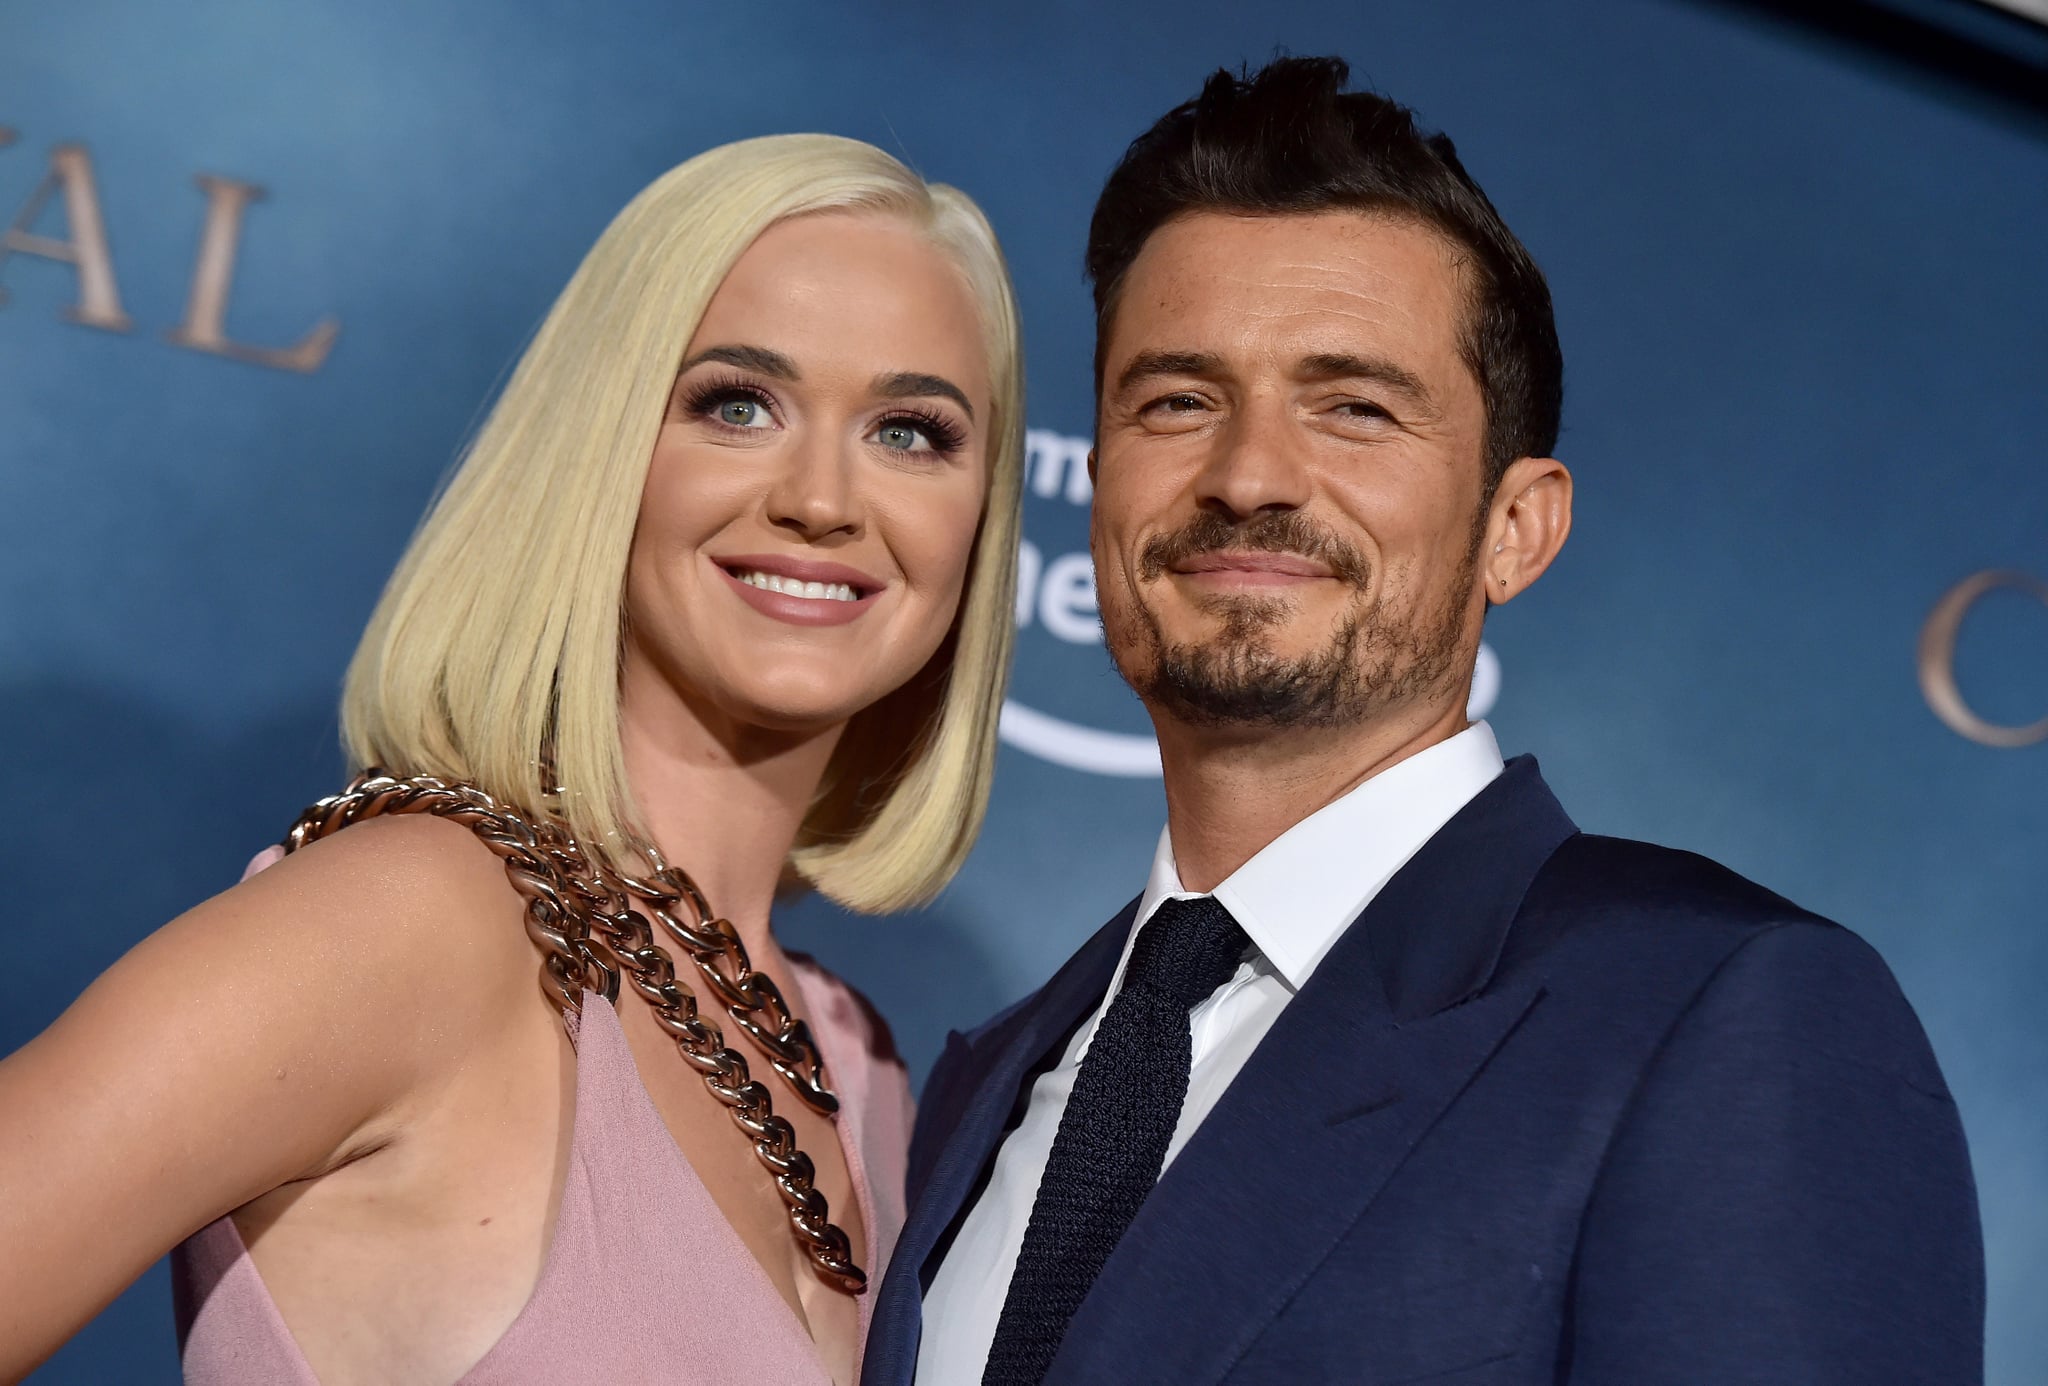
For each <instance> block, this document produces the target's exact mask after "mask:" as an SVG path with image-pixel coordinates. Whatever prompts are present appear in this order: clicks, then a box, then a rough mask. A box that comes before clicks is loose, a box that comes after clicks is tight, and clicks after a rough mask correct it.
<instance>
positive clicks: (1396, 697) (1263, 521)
mask: <svg viewBox="0 0 2048 1386" xmlns="http://www.w3.org/2000/svg"><path fill="white" fill-rule="evenodd" d="M1484 537H1485V532H1484V529H1483V516H1482V527H1475V529H1474V531H1473V533H1472V536H1471V539H1470V541H1469V542H1468V544H1467V546H1466V551H1465V554H1464V556H1463V558H1462V560H1461V561H1460V563H1459V566H1458V571H1457V573H1456V574H1455V575H1454V577H1453V579H1452V581H1451V583H1450V584H1449V586H1448V588H1447V589H1446V590H1445V591H1444V593H1443V596H1442V600H1441V601H1440V602H1439V603H1438V604H1437V605H1436V607H1435V608H1434V609H1432V610H1428V611H1424V612H1421V613H1418V614H1417V616H1415V617H1414V618H1412V619H1407V620H1403V619H1400V618H1398V617H1396V616H1394V615H1392V614H1391V613H1389V612H1388V611H1386V610H1385V609H1384V607H1382V606H1381V605H1380V604H1379V603H1377V602H1375V603H1374V604H1372V605H1371V606H1368V607H1366V608H1365V609H1364V610H1362V611H1353V612H1352V613H1351V614H1349V615H1347V616H1346V617H1345V618H1344V619H1343V620H1342V621H1341V622H1340V623H1339V624H1338V625H1337V627H1336V629H1335V630H1334V631H1333V632H1332V634H1331V637H1330V639H1329V640H1328V641H1327V642H1326V643H1325V644H1324V645H1323V646H1322V647H1321V648H1319V649H1315V650H1311V651H1309V652H1307V653H1305V654H1300V655H1295V656H1292V657H1289V656H1284V655H1281V654H1280V653H1278V652H1277V651H1276V650H1275V649H1274V648H1273V645H1272V640H1271V636H1272V633H1273V632H1274V631H1275V630H1276V629H1277V628H1278V627H1280V626H1281V625H1282V624H1283V623H1285V622H1286V621H1287V620H1288V619H1289V618H1290V617H1291V616H1293V615H1294V611H1295V607H1294V603H1292V602H1291V601H1289V600H1287V599H1285V598H1272V597H1245V596H1233V597H1217V598H1212V599H1211V600H1210V601H1208V602H1205V603H1204V610H1205V611H1207V612H1208V614H1210V615H1211V616H1214V617H1216V618H1218V619H1219V620H1220V622H1221V628H1220V629H1219V630H1218V631H1217V632H1216V634H1215V635H1214V636H1213V637H1211V638H1210V639H1208V640H1206V641H1202V642H1184V643H1173V642H1169V641H1168V640H1167V638H1166V632H1165V631H1164V629H1163V628H1162V627H1161V625H1160V622H1159V617H1158V615H1157V614H1156V613H1155V612H1154V611H1152V609H1151V608H1150V607H1148V606H1146V605H1145V604H1144V603H1143V602H1134V603H1132V607H1131V611H1130V612H1129V613H1128V616H1129V617H1132V618H1135V619H1126V620H1121V621H1117V622H1115V623H1114V624H1115V626H1116V627H1118V628H1117V629H1112V630H1110V631H1108V637H1109V646H1110V653H1111V656H1112V657H1113V658H1114V659H1115V661H1116V666H1117V671H1118V672H1119V673H1120V674H1122V675H1123V677H1124V681H1125V682H1126V683H1128V684H1130V685H1131V687H1132V689H1133V690H1134V691H1135V692H1136V693H1137V694H1138V696H1139V698H1141V699H1142V700H1144V702H1145V704H1146V705H1147V706H1148V707H1150V708H1153V709H1154V710H1155V711H1157V712H1161V713H1164V714H1166V715H1167V716H1170V717H1172V718H1174V719H1175V720H1177V721H1180V722H1182V723H1184V724H1186V725H1189V726H1196V727H1205V728H1217V729H1223V728H1241V729H1244V730H1256V729H1274V730H1278V729H1282V728H1296V729H1318V728H1332V727H1341V726H1350V725H1356V724H1358V723H1361V722H1365V721H1369V720H1371V719H1372V718H1373V717H1375V716H1377V715H1378V714H1380V713H1381V712H1383V711H1385V710H1386V709H1388V708H1390V707H1395V706H1398V705H1401V704H1404V703H1408V702H1411V701H1413V700H1415V699H1418V698H1421V697H1426V696H1427V695H1428V694H1430V693H1432V692H1434V691H1436V690H1438V689H1440V688H1442V687H1443V686H1444V685H1445V684H1446V683H1447V682H1449V681H1452V680H1453V679H1454V678H1455V677H1456V672H1457V665H1458V663H1459V655H1460V653H1461V650H1462V647H1463V644H1464V633H1465V620H1466V616H1465V613H1466V610H1467V608H1468V606H1469V604H1470V602H1471V599H1472V590H1473V583H1474V581H1475V579H1476V576H1477V572H1478V560H1479V549H1480V544H1481V541H1482V540H1483V539H1484ZM1226 547H1227V548H1241V549H1255V550H1257V549H1264V550H1269V551H1287V552H1296V553H1302V554H1305V555H1307V556H1310V557H1314V558H1317V559H1321V560H1322V561H1324V562H1326V563H1328V564H1329V565H1330V566H1331V567H1332V568H1333V569H1334V570H1335V571H1336V576H1337V577H1338V579H1339V580H1340V581H1344V582H1347V583H1349V584H1351V585H1352V586H1353V587H1354V589H1355V590H1356V591H1358V592H1359V593H1360V594H1361V595H1362V594H1363V593H1364V592H1365V591H1367V590H1368V588H1369V585H1370V577H1371V573H1370V570H1369V567H1368V565H1367V564H1366V563H1365V562H1364V560H1363V559H1362V558H1361V557H1360V556H1359V555H1357V554H1356V552H1355V551H1353V550H1351V549H1350V548H1349V547H1348V546H1347V545H1344V544H1342V543H1341V541H1338V540H1336V539H1334V538H1333V537H1331V536H1328V535H1325V534H1322V533H1321V532H1319V531H1316V530H1314V529H1312V528H1310V527H1309V526H1308V525H1307V524H1306V522H1304V521H1303V520H1302V519H1301V517H1300V516H1299V515H1294V514H1284V515H1273V516H1268V517H1262V518H1260V519H1257V520H1254V521H1251V522H1250V523H1248V524H1244V525H1236V526H1230V525H1224V524H1222V522H1221V521H1220V520H1212V519H1210V518H1204V519H1201V520H1198V521H1197V522H1196V523H1195V524H1193V525H1190V526H1189V527H1188V528H1187V529H1185V530H1182V531H1180V532H1179V533H1178V534H1175V535H1171V536H1165V537H1163V538H1161V539H1157V540H1154V541H1153V542H1152V543H1151V544H1148V545H1147V546H1146V550H1145V552H1144V554H1143V556H1142V558H1141V563H1140V572H1141V575H1143V576H1146V577H1148V578H1152V577H1157V576H1158V575H1159V574H1160V573H1163V572H1164V571H1165V569H1166V568H1167V566H1169V564H1170V563H1171V561H1172V560H1173V559H1174V558H1177V557H1181V556H1187V555H1191V554H1194V553H1200V552H1206V551H1210V550H1214V549H1221V548H1226ZM1134 647H1135V648H1134Z"/></svg>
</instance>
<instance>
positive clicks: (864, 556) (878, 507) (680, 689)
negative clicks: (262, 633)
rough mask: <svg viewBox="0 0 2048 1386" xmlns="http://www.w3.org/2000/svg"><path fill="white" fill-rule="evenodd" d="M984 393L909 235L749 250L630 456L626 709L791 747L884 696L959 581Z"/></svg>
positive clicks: (967, 308) (888, 222)
mask: <svg viewBox="0 0 2048 1386" xmlns="http://www.w3.org/2000/svg"><path fill="white" fill-rule="evenodd" d="M989 388H990V386H989V373H988V363H987V359H986V356H985V354H984V351H983V346H982V335H981V323H980V319H979V316H978V314H977V311H976V305H975V301H974V297H973V294H972V293H971V291H970V290H969V289H968V287H967V283H966V280H965V278H964V277H963V275H962V274H961V272H960V271H959V270H958V269H957V268H955V266H954V265H953V263H952V262H951V261H950V260H948V259H947V258H946V256H945V254H944V252H943V251H941V250H939V249H938V248H936V247H935V246H934V245H933V244H932V243H931V242H930V241H929V240H928V239H926V238H925V237H924V236H923V235H922V234H921V233H920V232H918V231H917V230H915V229H913V228H912V227H910V226H909V225H907V224H906V223H904V222H903V221H901V220H899V219H897V218H894V217H890V216H887V215H884V214H880V213H873V212H828V213H817V214H812V215H807V216H800V217H794V218H791V219H790V220H787V221H783V222H778V223H777V224H775V225H774V226H771V227H770V228H769V229H768V230H767V231H765V232H763V233H762V234H761V236H760V237H759V238H758V239H757V240H756V241H755V242H754V243H753V245H751V246H750V247H748V249H747V251H746V253H745V254H743V255H741V256H740V258H739V260H738V262H737V263H736V264H735V265H734V266H733V268H732V272H731V273H730V274H728V275H727V276H726V279H725V282H724V283H723V284H721V285H720V286H719V288H718V292H717V293H716V294H715V295H714V296H713V297H712V300H711V305H710V308H709V309H708V310H707V311H706V312H705V314H704V320H703V322H702V323H700V324H699V325H698V328H697V334H696V336H695V337H693V338H692V339H691V341H690V344H689V347H688V348H687V349H686V350H685V352H684V353H683V367H682V370H681V372H680V373H679V374H678V375H677V377H676V382H675V388H674V390H673V392H672V393H671V396H670V401H669V409H668V414H667V417H666V418H665V419H664V421H663V423H662V426H661V433H660V436H659V437H658V439H657V440H656V442H655V445H654V456H653V459H652V462H651V465H650V466H649V469H648V473H647V485H646V489H645V491H644V492H643V493H642V497H641V502H640V518H639V522H638V524H637V525H636V527H635V529H634V534H633V548H632V555H631V557H630V559H629V560H628V563H627V572H626V617H627V633H626V649H625V664H626V668H625V685H624V691H625V696H626V698H627V699H628V700H629V701H631V700H632V699H634V698H635V696H636V694H640V695H644V693H645V692H646V691H647V690H648V689H650V688H654V687H662V686H665V687H666V688H667V689H670V690H673V691H674V692H675V693H676V694H679V695H680V696H681V698H682V700H683V701H684V702H685V703H688V704H690V705H691V706H692V708H693V709H694V711H695V714H696V715H697V716H699V717H703V716H706V715H707V714H708V715H710V716H712V717H714V718H716V719H719V720H722V721H730V722H732V723H735V724H738V725H740V726H749V727H757V728H765V729H771V730H777V731H797V732H803V731H812V730H823V729H826V728H829V727H831V726H833V725H835V724H837V723H841V722H844V721H845V720H846V719H847V718H848V717H850V716H852V715H853V714H854V713H856V712H858V711H860V710H861V709H862V708H864V707H867V706H868V705H870V704H871V703H874V702H875V701H877V700H878V699H880V698H881V697H882V696H883V695H885V694H887V693H889V692H892V691H893V690H895V689H896V688H898V687H900V686H901V685H902V684H904V683H905V682H906V681H908V680H909V679H910V678H911V676H912V675H914V674H916V673H917V671H918V670H920V669H921V668H923V667H924V665H925V664H926V662H927V661H928V660H930V658H931V656H932V654H933V652H934V651H935V650H936V649H937V648H938V646H939V643H940V641H941V640H943V639H944V638H945V635H946V632H947V630H948V629H949V628H950V627H951V625H952V622H953V616H954V613H955V611H956V610H957V609H958V607H959V604H960V597H961V593H962V590H963V589H964V587H965V584H966V578H967V564H968V556H969V554H970V553H971V551H972V549H973V546H974V537H975V532H976V529H977V528H978V526H979V524H980V521H981V513H982V502H983V499H984V497H985V496H986V494H987V490H988V471H989V466H988V448H989V436H990V435H989V425H990V417H989V415H990V410H991V404H992V401H991V400H990V397H989ZM650 675H652V676H653V678H652V679H650V678H649V676H650ZM641 710H642V711H643V712H644V711H647V709H644V708H643V709H641Z"/></svg>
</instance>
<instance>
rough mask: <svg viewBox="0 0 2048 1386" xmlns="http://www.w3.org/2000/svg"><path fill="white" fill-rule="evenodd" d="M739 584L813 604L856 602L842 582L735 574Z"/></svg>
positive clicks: (772, 575) (747, 573) (773, 575)
mask: <svg viewBox="0 0 2048 1386" xmlns="http://www.w3.org/2000/svg"><path fill="white" fill-rule="evenodd" d="M733 576H735V577H737V578H738V579H739V580H740V581H741V582H744V583H745V584H747V586H749V587H759V588H761V589H762V590H763V591H767V592H780V593H781V594H782V595H783V596H785V597H802V598H804V599H805V600H807V601H814V602H850V601H856V600H858V599H857V598H856V597H855V596H854V594H853V588H851V587H850V586H848V585H847V584H846V583H843V582H804V581H802V580H800V579H798V578H786V577H779V576H777V575H776V574H774V573H759V572H752V571H748V572H741V573H735V574H734V575H733Z"/></svg>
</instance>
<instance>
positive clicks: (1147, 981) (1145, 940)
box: [1124, 895, 1251, 1010]
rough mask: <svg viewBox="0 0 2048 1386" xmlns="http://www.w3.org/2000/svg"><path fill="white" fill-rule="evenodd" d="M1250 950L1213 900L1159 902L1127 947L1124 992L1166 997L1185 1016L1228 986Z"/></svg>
mask: <svg viewBox="0 0 2048 1386" xmlns="http://www.w3.org/2000/svg"><path fill="white" fill-rule="evenodd" d="M1250 946H1251V939H1250V938H1249V937H1248V936H1247V935H1246V934H1245V931H1244V930H1243V929H1242V928H1241V927H1239V925H1238V922H1237V921H1236V920H1235V919H1232V918H1231V917H1230V911H1229V910H1227V909H1225V908H1223V906H1222V905H1220V904H1218V903H1217V901H1216V897H1215V896H1213V895H1202V896H1197V897H1196V898H1195V899H1193V900H1167V901H1163V902H1162V903H1161V904H1160V906H1159V908H1158V909H1157V910H1155V911H1154V912H1153V915H1152V917H1151V918H1150V919H1148V920H1146V921H1145V927H1144V928H1142V929H1140V930H1138V939H1137V942H1136V943H1134V944H1132V945H1131V964H1130V966H1129V967H1128V968H1126V969H1125V970H1124V986H1125V987H1127V988H1130V987H1142V988H1144V989H1146V990H1147V991H1151V992H1155V993H1157V994H1159V995H1162V996H1165V997H1168V998H1170V999H1171V1000H1172V1002H1173V1004H1175V1005H1177V1006H1179V1007H1180V1008H1181V1009H1183V1010H1185V1009H1187V1008H1189V1007H1191V1006H1193V1005H1194V1004H1195V1003H1196V1002H1198V1001H1200V1000H1201V999H1202V998H1203V997H1205V996H1207V995H1208V994H1209V993H1210V992H1212V991H1214V990H1216V988H1218V987H1220V986H1222V985H1223V984H1224V983H1225V982H1227V981H1229V980H1230V977H1231V974H1232V973H1234V972H1236V971H1237V965H1238V963H1239V962H1240V961H1241V960H1242V959H1243V957H1244V950H1245V949H1246V948H1248V947H1250Z"/></svg>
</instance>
